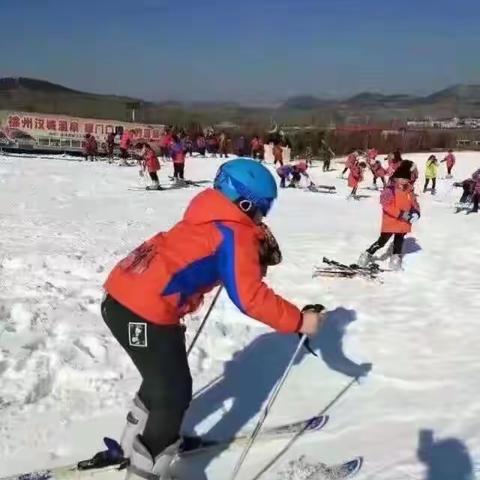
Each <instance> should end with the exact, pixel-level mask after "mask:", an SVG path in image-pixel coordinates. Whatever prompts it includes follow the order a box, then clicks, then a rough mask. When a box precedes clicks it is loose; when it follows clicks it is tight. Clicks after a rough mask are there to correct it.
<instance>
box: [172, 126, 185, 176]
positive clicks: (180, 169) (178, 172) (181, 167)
mask: <svg viewBox="0 0 480 480" xmlns="http://www.w3.org/2000/svg"><path fill="white" fill-rule="evenodd" d="M170 156H171V157H172V161H173V178H174V179H175V180H176V181H177V183H182V182H183V180H184V179H185V156H186V151H185V147H184V146H183V143H182V141H181V140H180V139H179V138H178V136H177V135H174V136H173V143H172V145H171V147H170Z"/></svg>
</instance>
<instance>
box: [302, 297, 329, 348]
mask: <svg viewBox="0 0 480 480" xmlns="http://www.w3.org/2000/svg"><path fill="white" fill-rule="evenodd" d="M324 310H325V307H324V306H323V305H321V304H320V303H311V304H308V305H305V306H304V307H303V308H302V313H303V312H316V313H320V312H323V311H324ZM298 336H299V337H300V338H301V337H302V334H301V333H299V334H298ZM304 347H305V348H306V349H307V351H308V352H310V353H311V354H312V355H313V356H314V357H318V355H317V354H316V353H315V352H314V351H313V349H312V347H311V346H310V340H309V339H308V338H307V339H306V340H305V343H304Z"/></svg>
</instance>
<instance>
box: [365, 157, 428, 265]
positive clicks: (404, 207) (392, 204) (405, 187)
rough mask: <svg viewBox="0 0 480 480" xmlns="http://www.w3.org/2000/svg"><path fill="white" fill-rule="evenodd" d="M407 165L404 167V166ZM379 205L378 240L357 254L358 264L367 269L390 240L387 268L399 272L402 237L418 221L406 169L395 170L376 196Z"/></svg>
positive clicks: (416, 208) (409, 172)
mask: <svg viewBox="0 0 480 480" xmlns="http://www.w3.org/2000/svg"><path fill="white" fill-rule="evenodd" d="M405 165H406V166H408V165H407V164H405ZM380 203H381V205H382V212H383V214H382V227H381V233H380V237H379V238H378V240H377V241H376V242H375V243H373V244H372V245H371V246H370V247H369V248H368V249H367V250H366V251H365V252H364V253H362V254H361V255H360V258H359V260H358V264H359V265H360V266H361V267H365V266H367V265H368V264H369V263H370V262H371V261H372V257H373V254H374V253H375V252H376V251H377V250H379V249H381V248H383V247H384V246H385V245H386V244H387V242H388V241H389V240H390V238H391V237H392V235H393V236H394V240H393V255H392V256H391V258H390V268H391V269H392V270H399V269H400V268H401V266H402V248H403V241H404V238H405V235H406V234H407V233H410V232H411V230H412V224H413V223H415V222H416V221H417V220H418V219H419V218H420V207H419V205H418V202H417V199H416V197H415V193H414V191H413V187H412V184H411V171H410V169H409V168H398V169H397V171H396V172H395V173H394V175H393V177H392V178H391V181H390V183H389V185H388V186H387V187H386V188H385V189H384V190H383V192H382V194H381V195H380Z"/></svg>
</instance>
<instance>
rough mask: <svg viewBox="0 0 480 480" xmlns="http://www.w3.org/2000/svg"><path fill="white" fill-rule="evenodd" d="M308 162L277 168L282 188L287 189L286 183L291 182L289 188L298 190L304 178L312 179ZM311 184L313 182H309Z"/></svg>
mask: <svg viewBox="0 0 480 480" xmlns="http://www.w3.org/2000/svg"><path fill="white" fill-rule="evenodd" d="M307 169H308V165H307V162H303V161H301V162H298V163H288V164H286V165H282V166H281V167H279V168H277V175H278V176H279V177H280V188H285V187H286V182H287V181H288V180H289V181H290V183H289V185H288V187H289V188H297V187H298V186H299V185H300V181H301V179H302V176H303V177H304V178H306V179H308V180H310V177H309V175H308V173H307ZM309 183H311V181H310V182H309Z"/></svg>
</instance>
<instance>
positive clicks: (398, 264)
mask: <svg viewBox="0 0 480 480" xmlns="http://www.w3.org/2000/svg"><path fill="white" fill-rule="evenodd" d="M389 268H390V269H391V270H393V271H394V272H398V271H399V270H401V269H402V256H401V255H398V254H396V255H392V256H391V257H390V263H389Z"/></svg>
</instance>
